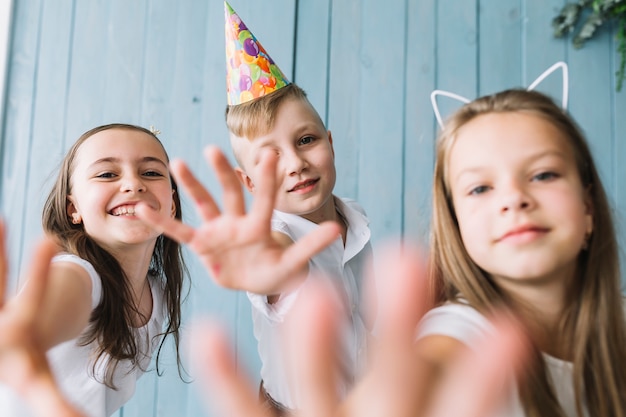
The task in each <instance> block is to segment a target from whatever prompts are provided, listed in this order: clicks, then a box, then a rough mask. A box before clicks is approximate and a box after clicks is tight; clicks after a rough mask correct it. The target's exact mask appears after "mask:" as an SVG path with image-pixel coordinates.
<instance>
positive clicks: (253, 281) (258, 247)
mask: <svg viewBox="0 0 626 417" xmlns="http://www.w3.org/2000/svg"><path fill="white" fill-rule="evenodd" d="M204 154H205V157H206V159H207V161H208V163H209V164H210V165H211V166H212V167H213V169H214V171H215V173H216V175H217V178H218V180H219V182H220V184H221V186H222V188H223V206H224V208H223V210H220V208H219V207H218V205H217V203H216V201H215V199H214V198H213V196H212V195H211V193H210V192H209V191H207V190H206V189H205V188H204V186H203V185H202V184H201V183H200V181H198V179H197V178H196V177H195V176H194V175H193V174H192V172H191V171H190V170H189V168H188V167H187V165H186V164H185V163H184V162H182V161H180V160H175V161H172V162H171V164H170V169H171V172H172V175H173V176H174V178H175V179H176V181H177V182H178V184H179V185H180V186H181V187H182V188H183V189H184V190H185V191H186V192H187V194H188V195H189V196H190V197H191V198H192V199H193V202H194V204H195V207H196V211H197V212H198V214H199V216H200V219H201V224H200V226H199V227H198V228H193V227H191V226H189V225H186V224H184V223H182V222H181V221H179V220H177V219H174V218H163V217H160V216H158V215H157V213H156V212H155V211H153V210H151V209H150V208H149V207H148V206H147V205H144V204H140V205H138V206H137V209H136V214H137V216H138V217H139V218H141V219H142V220H143V221H144V222H146V223H148V224H150V225H151V226H153V227H154V228H156V229H158V230H161V231H162V232H163V233H165V234H166V235H167V236H169V237H171V238H172V239H174V240H177V241H178V242H180V243H183V244H186V245H188V247H189V248H190V249H191V250H192V251H193V252H195V253H196V254H197V255H198V256H199V257H200V259H201V261H202V263H203V265H204V266H205V267H206V268H207V270H208V271H209V272H210V273H211V275H212V276H213V278H214V279H215V280H216V281H217V283H218V284H220V285H222V286H224V287H227V288H233V289H243V290H247V291H251V292H255V293H259V294H275V293H279V292H282V291H283V290H284V289H285V288H287V287H288V286H289V285H295V283H294V282H293V280H294V279H295V277H298V276H302V272H303V271H305V270H306V269H305V268H306V265H307V262H308V260H309V258H311V257H312V256H313V255H315V254H316V253H318V252H320V251H321V250H323V249H324V248H325V247H327V246H328V245H330V244H331V243H332V242H333V241H334V240H335V239H336V238H337V237H338V236H339V232H340V229H339V226H338V225H337V224H335V223H332V222H328V223H324V224H321V225H320V227H318V228H317V229H316V230H315V231H314V232H312V233H310V234H309V235H307V236H305V237H304V238H302V239H299V240H298V241H297V242H295V243H293V244H291V245H287V246H286V245H284V244H281V243H280V242H279V241H277V240H276V239H275V238H274V237H273V236H272V231H271V218H272V211H273V209H274V201H275V198H276V163H277V158H276V156H275V155H273V154H272V153H271V152H267V153H265V154H263V155H262V157H261V160H260V161H259V164H258V166H257V169H258V170H259V175H257V176H256V177H257V178H259V179H260V180H259V183H258V184H255V185H256V189H255V193H254V200H253V202H252V206H251V207H250V210H249V211H248V212H246V207H245V206H246V204H245V200H244V194H243V188H242V185H241V183H240V182H239V179H238V178H237V175H236V173H235V171H234V169H233V167H232V166H231V165H230V163H229V162H228V160H227V158H226V157H225V156H224V154H223V153H222V152H221V151H220V150H219V149H218V148H216V147H214V146H209V147H207V148H206V149H205V152H204Z"/></svg>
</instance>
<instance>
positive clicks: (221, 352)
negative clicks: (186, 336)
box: [191, 322, 271, 417]
mask: <svg viewBox="0 0 626 417" xmlns="http://www.w3.org/2000/svg"><path fill="white" fill-rule="evenodd" d="M191 354H192V358H193V360H194V361H196V362H197V369H199V372H200V375H199V382H200V388H201V390H202V392H201V393H200V394H201V396H202V397H203V398H205V399H207V401H206V407H207V408H208V407H214V408H216V409H217V411H218V413H217V414H218V415H230V416H236V417H237V416H239V417H271V416H270V413H269V412H268V411H266V410H264V409H263V408H262V407H261V405H260V404H259V401H258V398H257V395H256V393H255V390H254V388H253V387H252V385H251V384H250V383H249V381H247V380H245V378H243V377H242V376H241V375H239V374H238V372H237V367H236V365H235V360H234V358H233V356H232V351H231V348H230V347H229V344H228V342H227V341H226V337H225V335H224V333H223V331H221V330H220V329H219V328H218V326H217V325H215V324H213V323H207V322H205V323H196V324H195V325H194V326H193V328H192V330H191ZM207 395H208V397H210V399H209V398H207Z"/></svg>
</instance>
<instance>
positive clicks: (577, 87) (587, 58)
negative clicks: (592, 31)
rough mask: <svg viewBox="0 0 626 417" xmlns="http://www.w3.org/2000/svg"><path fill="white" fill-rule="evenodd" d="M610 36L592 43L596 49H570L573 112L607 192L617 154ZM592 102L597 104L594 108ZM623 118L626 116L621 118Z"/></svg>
mask: <svg viewBox="0 0 626 417" xmlns="http://www.w3.org/2000/svg"><path fill="white" fill-rule="evenodd" d="M609 36H610V34H609V33H600V34H599V35H597V39H595V38H594V39H592V40H590V41H589V43H590V44H594V47H589V46H590V45H587V47H585V48H582V49H580V50H573V47H571V46H570V48H572V50H570V52H569V54H568V55H569V59H568V60H569V73H570V76H569V79H570V89H569V91H570V93H569V96H570V104H569V110H570V113H571V114H572V116H573V117H574V118H575V120H576V121H577V122H578V123H579V125H580V126H581V128H582V129H583V131H584V132H585V134H586V136H587V140H588V141H589V143H590V145H591V150H592V153H593V156H594V158H595V160H596V161H602V163H598V169H599V171H600V176H601V178H602V181H603V183H604V186H605V187H606V189H607V190H611V189H612V188H613V186H614V178H613V175H612V174H613V172H614V168H613V157H612V155H613V151H614V149H613V148H612V146H611V142H612V139H611V134H612V132H611V125H612V120H611V112H610V111H609V105H610V103H611V94H612V91H613V87H614V85H613V83H612V80H613V72H612V71H611V66H610V62H611V57H612V54H613V51H611V49H610V42H609ZM590 103H594V104H593V105H590ZM619 117H622V116H621V115H619Z"/></svg>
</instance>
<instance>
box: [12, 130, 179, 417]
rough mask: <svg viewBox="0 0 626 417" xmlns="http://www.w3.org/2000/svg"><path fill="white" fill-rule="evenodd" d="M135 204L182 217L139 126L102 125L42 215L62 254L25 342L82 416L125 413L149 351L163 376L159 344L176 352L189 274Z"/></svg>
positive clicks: (163, 162)
mask: <svg viewBox="0 0 626 417" xmlns="http://www.w3.org/2000/svg"><path fill="white" fill-rule="evenodd" d="M139 203H144V204H147V205H148V206H150V207H151V208H152V209H153V210H154V211H155V213H157V214H158V215H159V216H163V217H168V218H169V217H175V218H177V219H181V217H182V213H181V207H180V200H179V197H178V193H177V190H176V184H175V182H174V181H173V180H172V178H171V177H170V174H169V170H168V156H167V153H166V152H165V149H164V148H163V145H162V144H161V142H160V141H159V139H158V138H157V137H156V136H155V134H154V133H152V132H151V131H150V130H147V129H144V128H142V127H139V126H134V125H128V124H109V125H104V126H100V127H96V128H94V129H91V130H89V131H88V132H86V133H84V134H83V135H82V136H81V137H80V138H79V139H78V140H77V141H76V142H75V143H74V145H73V146H72V147H71V148H70V150H69V151H68V153H67V154H66V156H65V158H64V160H63V162H62V164H61V168H60V170H59V174H58V177H57V179H56V182H55V184H54V186H53V188H52V191H51V192H50V194H49V196H48V199H47V201H46V203H45V207H44V210H43V227H44V230H45V232H46V234H47V235H49V236H50V237H52V238H53V239H54V240H55V241H56V242H57V244H58V245H59V246H60V250H61V252H60V253H59V254H57V255H56V256H55V257H54V258H53V261H52V263H51V265H50V268H49V272H48V277H47V284H46V291H45V293H44V294H43V296H42V297H41V301H40V305H39V308H38V311H37V319H36V322H35V324H34V326H33V331H32V333H33V334H32V335H31V336H32V338H33V340H35V341H36V344H37V347H38V348H39V349H42V351H47V357H48V360H49V362H50V367H51V370H52V372H53V374H54V376H55V379H56V380H57V381H58V383H59V385H60V389H61V391H62V392H63V394H64V395H65V396H67V397H68V399H69V400H70V402H71V403H72V404H73V405H74V406H76V407H77V408H78V409H80V410H81V411H82V412H83V413H85V415H88V416H94V417H96V416H98V417H106V416H110V415H111V414H113V413H114V412H115V411H116V410H118V409H119V408H120V407H121V406H122V405H124V403H125V402H127V401H128V400H129V399H130V397H131V396H132V395H133V393H134V391H135V383H136V380H137V379H138V378H139V377H140V376H141V375H142V374H143V373H144V372H145V371H146V370H147V368H148V366H149V364H150V361H151V358H152V355H153V353H154V352H157V361H156V363H157V366H156V367H157V372H159V371H160V370H159V361H158V356H159V353H160V351H161V348H162V347H163V343H164V340H165V336H168V335H171V336H173V339H174V342H175V345H176V351H177V352H178V343H179V330H180V320H181V293H182V288H183V281H184V276H185V274H186V267H185V264H184V262H183V259H182V255H181V249H180V245H179V244H178V243H177V242H175V241H173V240H171V239H169V238H168V237H166V236H164V235H162V234H161V233H160V232H159V231H157V230H155V229H154V228H152V227H150V226H148V225H147V224H145V223H144V222H142V221H141V220H139V218H138V217H137V216H135V214H134V212H135V206H136V205H137V204H139ZM29 285H35V284H31V282H30V280H29V281H27V282H26V284H25V287H26V289H28V287H29ZM27 293H28V291H21V292H20V294H19V295H18V296H17V297H16V300H15V302H18V303H19V302H20V296H21V295H22V294H27ZM180 369H181V368H180V360H179V370H180Z"/></svg>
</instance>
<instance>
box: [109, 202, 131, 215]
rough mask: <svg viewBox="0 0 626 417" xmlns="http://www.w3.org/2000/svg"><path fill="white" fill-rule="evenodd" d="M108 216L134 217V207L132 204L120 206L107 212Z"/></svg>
mask: <svg viewBox="0 0 626 417" xmlns="http://www.w3.org/2000/svg"><path fill="white" fill-rule="evenodd" d="M109 214H110V215H112V216H116V217H119V216H129V217H130V216H134V215H135V205H134V204H124V205H121V206H117V207H113V209H111V210H110V211H109Z"/></svg>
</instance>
